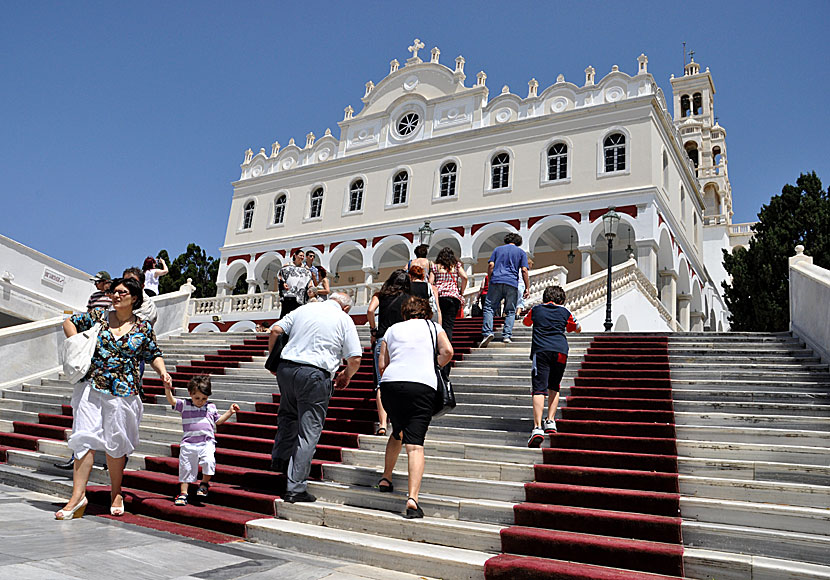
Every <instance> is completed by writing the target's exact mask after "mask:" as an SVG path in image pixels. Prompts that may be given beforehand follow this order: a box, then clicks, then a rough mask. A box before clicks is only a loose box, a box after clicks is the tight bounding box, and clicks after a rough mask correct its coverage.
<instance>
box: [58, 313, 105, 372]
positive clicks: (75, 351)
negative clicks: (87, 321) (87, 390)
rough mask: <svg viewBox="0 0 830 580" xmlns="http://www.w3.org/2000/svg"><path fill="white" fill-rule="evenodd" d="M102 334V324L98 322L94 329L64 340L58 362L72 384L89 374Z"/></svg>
mask: <svg viewBox="0 0 830 580" xmlns="http://www.w3.org/2000/svg"><path fill="white" fill-rule="evenodd" d="M100 332H101V323H100V322H96V323H95V324H94V325H93V327H92V328H90V329H88V330H85V331H83V332H79V333H77V334H74V335H72V336H70V337H69V338H67V339H66V340H64V341H63V344H61V346H60V349H58V362H60V364H61V365H62V366H63V374H64V375H66V378H67V380H68V381H69V382H70V383H73V384H74V383H77V382H78V381H80V380H81V379H83V378H84V377H85V376H86V374H87V373H88V372H89V367H91V366H92V356H93V355H94V354H95V347H96V346H97V345H98V334H99V333H100Z"/></svg>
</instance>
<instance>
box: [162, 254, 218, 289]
mask: <svg viewBox="0 0 830 580" xmlns="http://www.w3.org/2000/svg"><path fill="white" fill-rule="evenodd" d="M158 257H159V258H164V261H165V262H166V263H167V266H168V268H169V270H170V272H169V273H168V274H167V275H166V276H162V277H161V278H160V280H159V291H160V292H161V293H162V294H163V293H165V292H174V291H176V290H178V289H179V288H180V287H181V285H182V284H184V283H186V282H187V279H188V278H190V279H191V283H192V284H193V285H194V286H195V287H196V290H195V291H194V292H193V298H207V297H210V296H216V276H217V274H218V273H219V260H215V259H213V257H211V256H208V255H207V253H206V252H205V251H204V250H203V249H202V248H200V247H199V246H198V245H196V244H188V245H187V250H186V251H185V252H184V253H183V254H180V255H179V257H177V258H176V259H175V260H173V261H172V262H171V261H170V258H169V256H168V255H167V250H161V251H160V252H159V255H158Z"/></svg>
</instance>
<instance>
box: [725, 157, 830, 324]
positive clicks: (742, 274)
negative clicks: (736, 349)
mask: <svg viewBox="0 0 830 580" xmlns="http://www.w3.org/2000/svg"><path fill="white" fill-rule="evenodd" d="M758 220H759V221H758V223H757V224H756V225H755V227H754V230H755V236H754V237H753V238H752V240H750V242H749V249H748V250H746V249H744V248H738V249H736V250H735V251H734V252H733V253H731V254H730V253H729V252H727V251H726V250H724V252H723V254H724V257H723V265H724V268H725V269H726V272H727V273H728V274H729V275H730V276H732V283H731V284H729V283H727V282H724V283H723V288H724V291H725V293H724V297H725V299H726V304H727V306H728V307H729V311H730V316H729V321H730V323H731V326H732V330H737V331H768V332H774V331H782V330H787V329H788V328H789V316H790V314H789V265H788V258H789V257H790V256H792V255H793V254H794V252H795V246H796V245H798V244H801V245H803V246H804V248H805V253H806V254H808V255H810V256H812V257H813V261H814V263H815V264H816V265H818V266H821V267H823V268H827V267H830V189H828V190H823V189H822V185H821V180H820V179H819V178H818V176H817V175H816V173H815V172H812V173H808V174H804V173H802V174H801V176H799V178H798V179H797V180H796V185H789V184H787V185H785V186H784V187H783V189H782V190H781V195H776V196H774V197H773V198H772V199H771V200H770V202H769V204H767V205H764V206H761V211H760V212H759V213H758Z"/></svg>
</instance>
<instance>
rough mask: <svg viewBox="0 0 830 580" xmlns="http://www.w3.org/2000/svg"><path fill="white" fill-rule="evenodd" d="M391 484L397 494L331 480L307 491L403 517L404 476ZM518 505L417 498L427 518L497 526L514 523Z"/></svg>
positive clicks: (423, 494) (435, 496)
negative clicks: (514, 508)
mask: <svg viewBox="0 0 830 580" xmlns="http://www.w3.org/2000/svg"><path fill="white" fill-rule="evenodd" d="M379 479H380V473H379V472H378V474H377V477H376V478H374V479H373V481H372V485H375V484H376V483H377V482H378V480H379ZM392 481H393V482H394V484H395V491H394V492H392V493H381V492H379V491H378V490H377V489H376V488H374V487H369V486H366V485H363V486H360V485H355V484H349V483H343V482H336V481H331V480H327V481H309V482H308V491H309V492H310V493H312V494H314V495H315V496H317V499H318V501H324V502H327V503H334V504H341V505H349V506H354V507H360V508H365V509H373V510H378V511H382V512H390V513H396V514H398V515H402V514H403V513H404V512H405V508H406V496H407V494H406V491H405V490H406V478H405V476H398V477H393V478H392ZM515 503H516V502H514V501H500V500H495V499H490V498H488V499H482V498H464V497H456V496H449V495H441V494H435V493H429V492H426V491H424V490H423V489H422V491H421V493H420V494H419V496H418V504H419V505H420V506H421V509H423V510H424V515H425V516H426V517H431V518H442V519H447V520H459V521H470V522H479V523H485V524H496V525H510V524H512V523H513V521H514V519H513V506H514V505H515Z"/></svg>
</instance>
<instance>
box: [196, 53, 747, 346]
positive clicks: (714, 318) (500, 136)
mask: <svg viewBox="0 0 830 580" xmlns="http://www.w3.org/2000/svg"><path fill="white" fill-rule="evenodd" d="M423 49H424V44H423V43H422V42H420V41H419V40H417V39H416V41H415V42H414V43H413V45H412V46H410V47H409V52H410V53H411V57H410V58H409V59H407V60H406V62H405V63H403V64H401V63H400V62H399V61H398V60H392V61H391V63H390V65H389V74H388V75H387V76H386V77H385V78H383V79H381V80H380V81H379V82H377V83H375V82H373V81H369V82H367V83H366V85H365V91H364V94H363V97H362V99H361V101H362V107H353V106H352V105H349V106H347V107H346V108H345V114H344V116H343V119H342V120H341V121H340V123H339V125H340V130H339V133H340V138H339V139H338V138H337V137H335V136H334V134H333V133H332V131H330V130H326V132H325V135H323V136H321V137H319V138H318V137H317V136H315V135H314V134H313V133H309V134H308V135H307V136H306V140H305V143H301V144H300V145H298V144H297V143H295V142H294V139H291V140H290V141H289V142H288V144H287V145H286V146H284V147H283V146H281V145H280V143H279V142H275V143H274V144H273V145H272V146H271V148H270V153H269V152H267V151H266V150H265V149H264V148H263V149H260V151H259V153H257V154H254V153H253V151H252V150H250V149H249V150H248V151H246V152H245V158H244V162H243V164H242V174H241V176H240V178H239V180H238V181H236V182H234V183H233V187H234V192H233V202H232V206H231V211H230V217H229V219H228V228H227V233H226V235H225V243H224V245H223V246H222V248H221V249H220V252H221V265H220V268H219V278H218V289H219V290H218V293H217V294H218V296H217V297H216V298H215V299H210V298H208V299H201V300H195V301H194V309H193V313H192V314H193V317H192V318H191V321H190V322H191V324H190V328H191V330H195V331H217V330H229V329H233V330H242V329H245V328H252V327H253V325H254V323H256V322H262V323H270V322H272V321H273V320H275V319H276V318H277V316H278V312H279V298H278V295H277V294H276V293H275V292H273V289H274V288H273V284H274V282H273V280H274V277H275V276H276V272H277V271H278V270H279V268H280V267H281V266H282V265H283V264H286V263H288V262H289V261H290V256H291V253H292V251H293V250H295V249H298V248H301V249H304V250H310V249H314V250H315V253H316V254H317V255H318V256H319V258H318V260H319V263H320V264H321V265H322V266H323V267H324V268H325V269H326V270H327V272H329V279H330V283H331V285H332V287H337V288H340V289H342V290H344V291H346V292H348V293H350V294H351V295H352V296H353V297H354V298H355V299H356V301H357V304H358V308H357V309H356V311H357V312H360V308H359V307H360V305H363V306H364V310H363V311H365V304H366V302H367V300H368V297H369V296H371V293H372V292H373V291H374V289H376V288H377V287H378V285H379V284H380V283H382V282H383V280H385V279H386V276H387V275H388V274H389V273H390V272H391V271H392V270H393V269H395V268H399V267H401V266H402V265H405V264H406V262H407V260H408V259H409V258H410V257H411V256H412V250H413V248H414V247H415V246H416V245H418V243H419V242H420V238H421V236H422V235H423V234H424V233H425V232H426V233H427V234H428V235H429V234H431V240H430V245H431V252H430V255H431V256H434V255H435V254H437V252H438V250H439V249H440V248H442V247H444V246H450V247H451V248H452V249H453V250H454V252H455V254H456V256H457V257H459V259H460V260H461V262H462V263H463V264H464V266H465V268H466V269H467V272H468V274H470V276H471V277H472V280H473V283H472V284H471V288H470V289H469V290H468V296H467V297H466V298H467V300H466V302H467V308H468V309H469V306H470V305H471V304H472V303H473V302H474V300H475V298H476V297H477V293H478V290H479V289H480V283H481V280H482V278H483V276H484V273H486V266H487V260H488V258H489V256H490V253H491V251H492V250H493V248H494V247H496V246H498V245H501V244H502V241H503V239H504V236H505V234H507V233H508V232H516V233H518V234H520V235H521V236H522V239H523V246H522V247H523V249H524V250H525V251H527V253H528V256H529V257H530V258H532V260H533V268H532V271H531V291H532V293H533V297H536V296H537V295H538V296H540V295H541V290H542V289H543V288H544V287H545V286H547V285H548V284H550V283H553V282H560V283H566V284H567V286H566V290H567V292H568V296H569V304H570V305H571V308H572V309H573V310H575V311H576V312H578V313H579V314H580V315H581V317H582V320H583V326H585V327H586V328H587V329H590V330H600V329H601V326H602V321H603V320H604V317H605V311H604V301H605V284H606V278H605V277H606V271H607V268H608V251H607V247H608V244H607V241H606V237H605V235H604V233H603V221H602V219H601V217H602V215H604V214H605V213H606V212H607V211H608V209H609V208H612V207H613V208H616V212H617V213H618V214H619V215H620V216H621V221H620V223H619V227H618V231H617V236H616V238H615V239H614V241H613V252H612V255H611V262H612V263H611V266H612V276H613V279H612V284H613V291H612V295H613V299H614V312H613V322H614V329H615V330H653V331H656V330H703V329H709V330H726V329H728V320H727V315H728V313H727V311H726V307H725V304H724V301H723V299H722V297H721V284H720V283H721V281H723V280H724V279H726V273H725V271H724V270H723V267H722V253H721V250H722V249H727V250H729V249H731V248H732V247H733V246H735V245H737V244H742V243H746V242H747V240H748V236H749V235H750V233H749V226H748V225H747V224H744V225H735V224H732V191H731V187H730V184H729V177H728V172H727V156H726V131H725V129H724V128H723V127H722V126H720V125H719V124H718V123H717V122H716V121H715V109H714V102H715V101H714V95H715V87H714V83H713V80H712V75H711V73H710V72H709V70H708V69H706V70H704V71H701V67H700V65H699V64H698V63H696V62H694V59H693V58H692V59H691V61H690V62H689V63H688V64H686V66H685V70H684V71H683V72H684V74H683V76H681V77H678V78H674V77H672V79H671V86H672V110H673V114H672V112H671V111H670V110H669V105H668V102H667V100H666V98H665V96H664V93H663V91H662V90H661V89H660V87H659V86H658V85H657V83H656V81H655V80H654V78H653V77H652V76H651V75H650V74H649V72H648V58H647V57H646V56H645V55H640V56H639V57H638V58H637V59H636V67H635V74H633V75H631V74H628V73H626V72H624V71H623V70H620V68H619V67H618V66H616V65H615V66H613V67H612V68H611V71H609V72H608V73H607V74H606V75H604V76H602V77H601V78H599V77H598V76H597V71H595V69H594V68H593V67H591V66H589V67H587V68H586V69H585V78H584V79H580V82H579V84H577V83H574V82H570V81H568V80H566V79H565V78H564V77H563V76H562V75H559V77H558V78H557V79H556V83H555V84H553V85H551V86H549V87H547V88H540V87H539V83H538V82H537V81H536V79H531V80H530V81H529V82H528V87H527V93H526V94H525V95H523V96H520V95H517V94H515V93H514V92H512V91H511V89H510V87H508V86H504V87H502V88H501V90H500V91H499V92H498V94H497V95H496V96H494V97H491V95H490V89H489V88H488V86H487V75H486V74H485V73H484V72H483V71H482V72H479V73H477V74H476V75H475V80H474V82H472V83H467V74H466V73H465V71H464V65H465V61H464V58H463V57H461V56H459V57H458V58H456V59H455V61H454V63H453V64H452V66H450V67H448V66H446V65H445V64H442V63H441V52H440V50H439V49H438V48H437V47H436V48H433V49H432V50H431V51H430V53H429V60H428V61H424V60H422V58H421V56H420V53H421V51H422V50H423ZM357 109H360V110H357ZM430 230H431V231H430ZM240 278H243V280H244V282H245V283H246V284H247V290H248V293H247V294H242V295H236V296H233V295H232V291H233V289H234V288H235V287H237V284H238V282H239V279H240ZM533 297H532V299H533Z"/></svg>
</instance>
